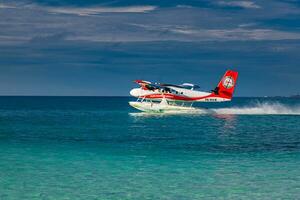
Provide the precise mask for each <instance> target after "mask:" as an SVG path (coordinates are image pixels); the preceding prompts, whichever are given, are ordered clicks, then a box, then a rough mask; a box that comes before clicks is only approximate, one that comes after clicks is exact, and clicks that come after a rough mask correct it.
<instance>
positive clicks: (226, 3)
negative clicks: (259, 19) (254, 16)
mask: <svg viewBox="0 0 300 200" xmlns="http://www.w3.org/2000/svg"><path fill="white" fill-rule="evenodd" d="M217 4H218V5H220V6H228V7H240V8H250V9H258V8H261V7H260V6H259V5H257V4H255V3H254V2H252V1H219V2H217Z"/></svg>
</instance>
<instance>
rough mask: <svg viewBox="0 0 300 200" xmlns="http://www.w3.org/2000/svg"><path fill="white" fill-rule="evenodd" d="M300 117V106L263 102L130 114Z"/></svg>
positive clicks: (134, 114)
mask: <svg viewBox="0 0 300 200" xmlns="http://www.w3.org/2000/svg"><path fill="white" fill-rule="evenodd" d="M177 114H181V115H187V114H189V115H216V114H217V115H300V105H294V106H291V105H284V104H282V103H278V102H263V103H260V102H258V103H255V104H253V105H245V106H240V107H228V108H196V109H195V110H193V111H181V110H177V111H174V110H173V111H165V112H163V113H146V112H142V113H130V115H133V116H153V115H154V116H158V115H177Z"/></svg>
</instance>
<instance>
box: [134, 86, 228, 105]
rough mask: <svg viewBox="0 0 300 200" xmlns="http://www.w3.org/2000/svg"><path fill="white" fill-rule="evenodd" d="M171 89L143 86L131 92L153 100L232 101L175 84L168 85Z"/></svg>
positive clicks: (135, 95) (136, 95)
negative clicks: (145, 88)
mask: <svg viewBox="0 0 300 200" xmlns="http://www.w3.org/2000/svg"><path fill="white" fill-rule="evenodd" d="M168 88H170V90H168V91H165V90H164V89H162V90H160V89H155V90H144V89H142V88H134V89H132V90H131V91H130V94H131V95H132V96H134V97H137V98H145V99H152V100H158V101H159V100H161V99H162V98H166V99H168V100H172V101H198V102H220V101H230V99H229V98H222V97H219V96H217V95H215V94H214V93H209V92H203V91H198V90H191V89H185V88H180V87H175V86H168Z"/></svg>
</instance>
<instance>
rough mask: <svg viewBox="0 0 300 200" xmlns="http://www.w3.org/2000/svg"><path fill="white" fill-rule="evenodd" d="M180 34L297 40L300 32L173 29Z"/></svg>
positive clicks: (212, 37) (213, 38)
mask: <svg viewBox="0 0 300 200" xmlns="http://www.w3.org/2000/svg"><path fill="white" fill-rule="evenodd" d="M170 31H172V32H174V33H179V34H185V35H190V36H194V37H198V38H199V39H200V40H201V39H202V40H222V41H230V40H240V41H243V40H296V39H300V33H296V32H287V31H280V30H273V29H243V28H234V29H171V30H170Z"/></svg>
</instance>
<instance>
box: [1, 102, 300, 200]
mask: <svg viewBox="0 0 300 200" xmlns="http://www.w3.org/2000/svg"><path fill="white" fill-rule="evenodd" d="M130 100H133V99H131V98H125V97H0V150H1V151H0V199H1V200H14V199H45V200H47V199H55V200H57V199H71V200H75V199H138V200H140V199H172V200H174V199H175V200H176V199H180V200H185V199H299V198H300V101H299V99H298V100H297V99H288V98H282V99H274V98H235V99H234V100H233V101H232V102H228V103H219V104H197V106H201V109H203V111H204V112H201V113H200V112H199V113H193V114H188V113H173V114H141V113H139V111H137V110H134V109H133V108H131V107H129V105H128V101H130Z"/></svg>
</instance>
